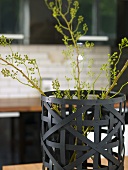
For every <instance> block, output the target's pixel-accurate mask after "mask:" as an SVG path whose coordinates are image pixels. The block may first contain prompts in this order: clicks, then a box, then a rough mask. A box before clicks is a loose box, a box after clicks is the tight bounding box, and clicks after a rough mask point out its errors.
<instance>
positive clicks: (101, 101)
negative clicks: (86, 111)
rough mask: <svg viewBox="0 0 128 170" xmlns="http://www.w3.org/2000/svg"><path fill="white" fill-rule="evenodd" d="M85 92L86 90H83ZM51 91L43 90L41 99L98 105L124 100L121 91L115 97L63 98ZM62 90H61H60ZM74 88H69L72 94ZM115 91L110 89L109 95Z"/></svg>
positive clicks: (61, 102)
mask: <svg viewBox="0 0 128 170" xmlns="http://www.w3.org/2000/svg"><path fill="white" fill-rule="evenodd" d="M84 91H85V92H86V90H84ZM53 92H55V91H48V92H45V94H46V96H43V95H41V101H44V102H48V103H56V104H76V105H81V104H82V105H99V104H115V103H120V102H124V101H126V95H125V94H123V93H119V94H117V95H116V97H114V98H111V99H65V98H56V97H54V96H53ZM61 92H62V93H63V92H64V91H63V90H62V91H61ZM74 92H75V90H71V93H72V94H73V93H74ZM101 92H102V91H101V90H96V91H95V93H96V94H99V93H101ZM115 93H116V92H114V91H111V92H110V93H109V95H110V96H111V95H114V94H115ZM90 94H91V93H90Z"/></svg>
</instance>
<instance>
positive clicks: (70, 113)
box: [41, 91, 125, 170]
mask: <svg viewBox="0 0 128 170" xmlns="http://www.w3.org/2000/svg"><path fill="white" fill-rule="evenodd" d="M71 93H74V91H71ZM85 93H86V91H85ZM96 93H97V94H100V93H101V92H100V91H96ZM46 95H47V96H49V97H44V96H42V97H41V100H42V133H41V144H42V151H43V169H44V168H46V169H47V170H75V169H76V170H88V169H90V168H91V169H93V170H123V169H124V130H125V121H124V117H125V95H124V94H119V95H118V96H116V97H115V98H112V99H105V100H102V99H92V100H91V99H87V100H84V99H81V100H78V99H64V98H62V99H58V98H55V97H53V96H51V95H52V92H47V93H46ZM111 95H113V92H111V93H110V96H111ZM50 96H51V97H50ZM115 104H117V105H118V106H119V108H118V109H117V108H115ZM53 105H56V106H58V109H59V111H60V113H61V115H60V114H58V113H57V112H56V111H55V110H54V109H53ZM72 108H75V109H72ZM102 158H104V160H105V162H106V163H104V162H103V159H102Z"/></svg>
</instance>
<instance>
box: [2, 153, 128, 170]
mask: <svg viewBox="0 0 128 170" xmlns="http://www.w3.org/2000/svg"><path fill="white" fill-rule="evenodd" d="M2 170H42V164H41V163H38V164H26V165H11V166H3V168H2ZM124 170H128V156H127V157H125V162H124Z"/></svg>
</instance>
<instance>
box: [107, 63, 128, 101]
mask: <svg viewBox="0 0 128 170" xmlns="http://www.w3.org/2000/svg"><path fill="white" fill-rule="evenodd" d="M127 67H128V60H127V61H126V63H125V64H124V66H123V68H122V69H121V71H120V72H119V74H118V75H117V76H116V78H115V80H114V81H113V83H112V85H111V86H110V88H109V89H108V91H107V92H106V93H105V96H104V98H107V96H108V94H109V93H110V91H111V90H112V89H113V88H114V87H115V85H116V84H117V81H118V80H119V78H120V77H121V76H122V74H123V73H124V71H125V70H126V69H127Z"/></svg>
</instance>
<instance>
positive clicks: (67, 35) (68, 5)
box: [0, 0, 128, 99]
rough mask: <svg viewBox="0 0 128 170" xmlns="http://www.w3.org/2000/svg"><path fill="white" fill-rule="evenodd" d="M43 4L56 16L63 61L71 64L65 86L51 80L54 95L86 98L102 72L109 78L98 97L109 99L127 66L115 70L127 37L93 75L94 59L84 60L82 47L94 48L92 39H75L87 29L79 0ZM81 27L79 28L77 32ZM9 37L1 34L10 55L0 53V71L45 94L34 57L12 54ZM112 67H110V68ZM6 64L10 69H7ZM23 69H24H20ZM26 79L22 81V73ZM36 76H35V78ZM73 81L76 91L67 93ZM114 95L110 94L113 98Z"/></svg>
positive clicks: (1, 43) (47, 1)
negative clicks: (83, 41)
mask: <svg viewBox="0 0 128 170" xmlns="http://www.w3.org/2000/svg"><path fill="white" fill-rule="evenodd" d="M45 3H46V5H47V7H48V9H49V10H51V11H52V16H53V17H54V18H55V19H56V21H57V24H56V25H55V29H56V30H57V31H58V32H59V33H60V34H62V36H63V38H62V41H63V42H64V44H65V46H66V50H64V51H63V52H62V53H63V55H64V57H65V59H66V60H68V61H70V67H71V77H65V80H66V81H67V83H68V89H66V90H65V91H64V93H62V92H61V86H60V83H59V80H58V79H56V80H54V81H53V83H52V85H53V89H55V91H56V92H55V93H54V95H55V96H56V97H57V98H63V97H64V98H68V99H73V98H76V97H77V98H78V99H87V98H88V95H89V94H90V92H91V90H93V94H94V95H95V84H96V82H97V81H98V79H99V78H100V77H101V75H102V73H103V72H105V74H106V78H107V79H108V84H106V87H104V88H102V87H101V91H102V93H101V95H100V96H97V98H101V99H105V98H108V96H109V93H110V91H112V90H113V88H114V86H116V85H117V82H118V80H119V78H120V77H121V76H122V74H123V72H124V71H125V70H126V69H127V67H128V61H126V63H124V66H123V68H122V69H121V70H118V69H117V65H118V63H119V61H120V59H121V54H122V50H123V49H124V48H127V47H128V39H127V38H123V39H122V40H121V43H120V44H119V52H115V53H113V54H112V55H110V54H109V55H108V60H107V62H106V63H104V64H102V66H101V68H100V70H99V74H98V75H95V73H94V72H93V71H92V67H93V64H94V60H93V59H92V58H90V59H89V60H87V59H86V54H85V49H91V48H93V46H94V44H93V43H92V42H88V41H87V42H85V44H81V43H78V40H79V38H80V37H81V36H83V35H85V34H86V32H87V31H88V27H87V24H86V23H84V17H83V16H81V15H79V16H78V17H77V12H78V10H79V1H78V0H65V1H63V0H45ZM81 27H82V31H79V30H81V29H79V28H81ZM10 44H11V40H7V39H6V37H4V36H2V37H0V45H1V46H3V47H5V46H8V47H9V48H10V51H11V54H10V55H8V56H6V57H5V58H4V57H2V56H0V61H1V63H0V64H2V65H4V66H5V68H4V69H2V70H1V73H2V74H3V75H4V76H5V77H12V78H13V79H16V80H17V81H19V82H20V83H22V84H24V85H27V86H29V87H31V88H35V89H37V90H38V91H39V92H40V93H41V94H42V95H45V93H44V92H43V91H42V89H41V83H40V82H41V75H40V71H39V68H38V65H37V62H36V60H35V59H30V58H29V57H28V56H27V55H24V56H21V55H20V54H19V53H14V52H13V51H12V48H11V46H10ZM85 62H86V63H87V65H88V66H87V67H88V70H89V71H88V72H87V80H84V81H83V80H82V79H81V73H82V71H83V67H84V63H85ZM110 66H112V67H110ZM8 67H9V68H8ZM22 68H23V69H22ZM19 75H22V77H23V78H24V79H25V81H22V80H21V79H20V77H21V76H19ZM37 75H38V78H37V77H36V76H37ZM89 77H91V78H92V79H93V83H92V84H90V83H88V78H89ZM110 79H111V80H112V85H110V84H109V82H110ZM72 80H73V81H74V89H75V94H74V95H71V94H70V82H71V81H72ZM126 85H128V81H126V83H125V84H123V85H122V86H121V87H120V90H119V91H118V92H117V93H116V94H115V95H117V94H118V93H119V92H120V91H121V90H122V88H123V87H124V86H126ZM84 90H87V95H86V96H85V94H84ZM115 95H113V96H112V97H114V96H115Z"/></svg>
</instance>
